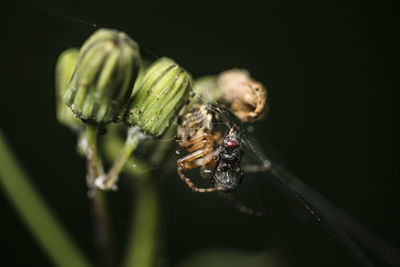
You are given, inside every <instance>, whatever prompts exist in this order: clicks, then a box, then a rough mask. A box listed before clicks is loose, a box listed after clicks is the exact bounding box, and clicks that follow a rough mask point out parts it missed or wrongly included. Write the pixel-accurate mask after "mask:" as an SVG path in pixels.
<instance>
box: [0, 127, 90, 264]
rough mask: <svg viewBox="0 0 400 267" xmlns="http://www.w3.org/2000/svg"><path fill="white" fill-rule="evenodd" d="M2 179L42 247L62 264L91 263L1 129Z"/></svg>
mask: <svg viewBox="0 0 400 267" xmlns="http://www.w3.org/2000/svg"><path fill="white" fill-rule="evenodd" d="M0 158H1V160H0V183H1V185H2V186H3V188H4V191H5V193H6V195H7V197H8V198H9V201H10V202H11V203H12V204H13V205H14V207H15V209H16V210H17V212H18V213H19V215H20V216H21V218H22V220H23V221H24V222H25V224H26V225H27V227H28V228H29V230H30V231H31V232H32V234H33V235H34V237H35V238H36V240H37V241H38V242H39V244H40V245H41V246H42V249H43V250H44V251H45V252H46V253H47V255H48V256H49V257H50V258H51V259H52V260H53V262H54V263H55V264H56V265H58V266H65V267H69V266H90V264H89V262H88V261H87V259H86V258H85V257H84V256H83V255H82V254H81V253H80V252H79V249H78V248H77V246H76V245H75V244H74V243H73V241H72V240H71V238H70V237H69V236H68V234H67V233H66V231H65V230H64V229H63V227H62V226H61V224H60V223H59V221H58V220H57V219H56V218H55V216H54V214H53V213H52V212H51V210H50V208H49V207H48V206H47V204H46V203H45V201H44V200H43V199H42V198H41V197H40V195H39V194H38V193H37V192H36V189H35V188H34V186H33V185H32V184H31V183H30V181H29V180H30V178H29V177H28V175H27V174H25V172H24V171H23V170H22V168H21V167H20V165H19V163H18V161H17V159H16V158H15V156H14V155H13V153H12V151H11V149H10V148H9V147H8V146H7V143H6V141H5V138H4V137H3V135H2V133H1V131H0Z"/></svg>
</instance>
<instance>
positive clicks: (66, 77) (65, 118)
mask: <svg viewBox="0 0 400 267" xmlns="http://www.w3.org/2000/svg"><path fill="white" fill-rule="evenodd" d="M78 56H79V50H78V49H76V48H70V49H67V50H65V51H64V52H62V53H61V55H60V56H59V57H58V60H57V63H56V77H55V82H56V109H57V110H56V115H57V120H58V121H59V122H60V123H61V124H64V125H66V126H68V127H71V128H73V129H76V130H77V129H79V128H80V127H82V126H83V124H82V121H81V120H79V119H77V118H75V116H74V114H73V113H72V111H71V110H70V109H69V108H68V107H67V105H65V103H64V102H63V96H64V94H65V92H66V91H67V88H68V83H69V81H70V80H71V76H72V73H73V72H74V68H75V65H76V62H77V61H78Z"/></svg>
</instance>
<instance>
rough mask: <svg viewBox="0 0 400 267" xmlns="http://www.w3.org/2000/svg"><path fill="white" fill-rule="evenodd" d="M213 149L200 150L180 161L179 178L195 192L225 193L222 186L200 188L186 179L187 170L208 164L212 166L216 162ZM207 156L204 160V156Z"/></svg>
mask: <svg viewBox="0 0 400 267" xmlns="http://www.w3.org/2000/svg"><path fill="white" fill-rule="evenodd" d="M210 149H211V148H208V149H207V148H205V149H199V150H197V151H195V152H193V153H192V154H189V155H187V156H185V157H183V158H181V159H179V160H178V162H177V163H178V174H179V177H180V178H181V179H182V180H183V181H184V182H185V183H186V184H187V185H188V186H189V187H190V188H191V189H192V190H193V191H195V192H200V193H204V192H214V191H223V190H224V188H223V187H222V186H217V187H211V188H198V187H196V186H195V185H194V183H193V182H192V181H191V180H190V179H189V178H188V177H186V176H185V175H184V174H183V172H184V171H185V170H190V169H193V168H196V167H199V166H203V165H206V164H208V163H210V164H212V161H213V160H214V153H210V152H211V151H210ZM204 155H206V156H205V157H203V158H200V157H202V156H204Z"/></svg>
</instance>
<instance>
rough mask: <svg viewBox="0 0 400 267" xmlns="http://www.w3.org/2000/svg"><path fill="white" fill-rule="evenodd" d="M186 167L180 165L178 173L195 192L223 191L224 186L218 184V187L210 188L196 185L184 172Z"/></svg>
mask: <svg viewBox="0 0 400 267" xmlns="http://www.w3.org/2000/svg"><path fill="white" fill-rule="evenodd" d="M183 171H184V169H183V168H181V167H178V174H179V177H180V178H181V179H182V180H183V181H184V182H185V183H186V184H187V185H188V186H189V187H190V188H191V189H192V190H193V191H195V192H199V193H208V192H215V191H223V190H224V188H223V187H222V186H217V187H210V188H198V187H197V186H195V185H194V183H193V182H192V181H191V180H190V179H189V178H187V177H186V176H185V175H184V174H183Z"/></svg>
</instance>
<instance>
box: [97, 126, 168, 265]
mask: <svg viewBox="0 0 400 267" xmlns="http://www.w3.org/2000/svg"><path fill="white" fill-rule="evenodd" d="M110 131H112V130H110ZM122 146H124V144H123V142H121V141H120V140H119V139H118V137H117V135H116V133H115V132H114V134H113V132H110V134H109V135H108V136H107V139H106V141H105V142H104V150H105V155H106V156H107V157H108V159H109V160H112V159H113V158H114V157H115V156H117V155H118V151H119V149H120V148H121V147H122ZM149 170H150V166H148V165H147V164H146V163H144V162H142V161H140V160H138V159H135V158H129V159H128V160H127V162H126V164H125V168H124V171H125V172H127V173H129V174H130V175H131V176H133V177H134V178H135V180H134V181H135V182H136V183H135V189H136V190H135V192H136V197H135V198H134V199H133V210H132V219H131V220H132V221H131V229H130V233H129V237H128V245H127V249H126V253H125V257H124V262H123V266H141V267H151V266H154V264H155V259H156V257H157V256H156V255H157V249H158V246H157V244H158V243H159V242H157V237H158V235H157V233H158V229H159V223H158V222H159V214H160V211H159V206H160V197H159V192H158V187H157V185H156V179H155V177H154V176H153V175H152V174H151V172H149Z"/></svg>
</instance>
